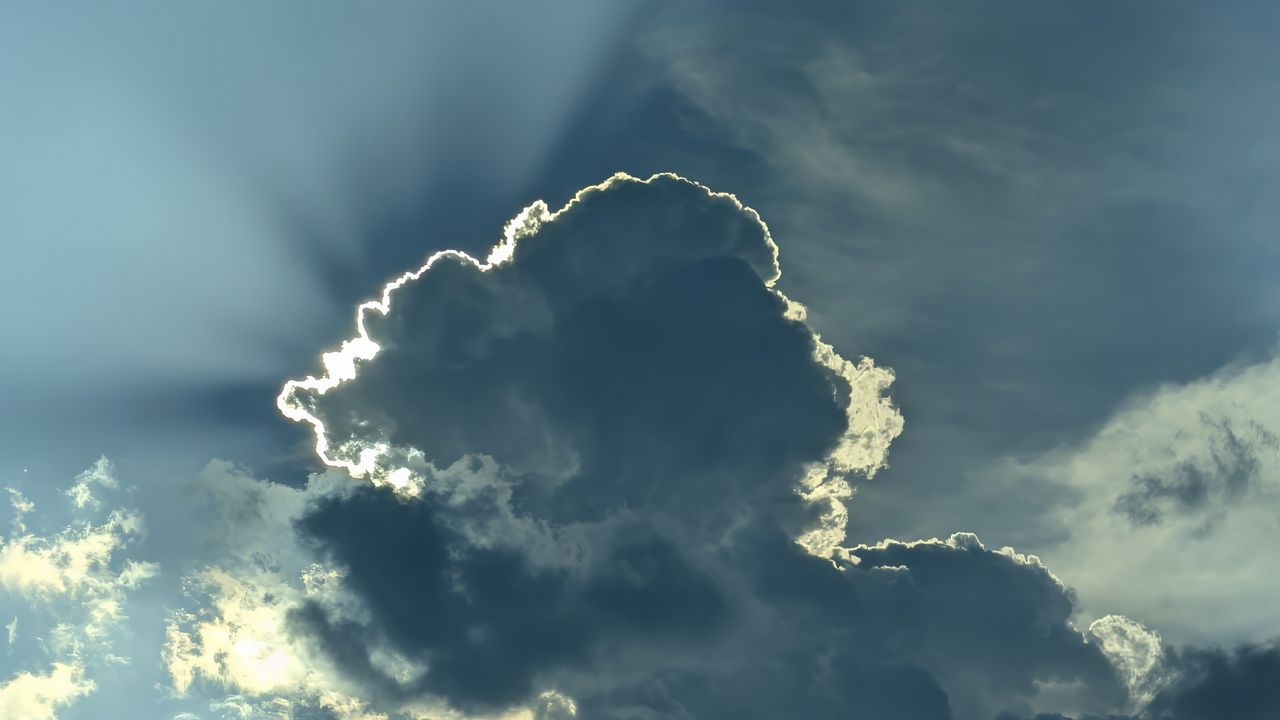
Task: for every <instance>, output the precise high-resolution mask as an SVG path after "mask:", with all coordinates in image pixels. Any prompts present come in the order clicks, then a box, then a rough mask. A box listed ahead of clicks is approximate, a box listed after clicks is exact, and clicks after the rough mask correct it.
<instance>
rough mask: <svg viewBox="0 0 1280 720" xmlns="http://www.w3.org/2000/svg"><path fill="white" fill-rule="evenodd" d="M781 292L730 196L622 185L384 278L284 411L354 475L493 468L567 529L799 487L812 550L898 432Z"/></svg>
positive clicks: (759, 230)
mask: <svg viewBox="0 0 1280 720" xmlns="http://www.w3.org/2000/svg"><path fill="white" fill-rule="evenodd" d="M778 276H779V269H778V265H777V247H776V245H775V244H774V243H773V240H772V238H771V236H770V235H769V231H768V228H767V226H766V225H765V224H764V223H763V222H762V221H761V220H760V218H759V216H758V215H757V214H756V213H755V211H753V210H751V209H750V208H746V207H743V206H742V205H741V203H739V202H738V201H737V199H736V198H734V197H733V196H731V195H727V194H724V193H714V192H712V191H710V190H709V189H707V188H705V187H702V186H700V185H697V184H696V183H693V182H690V181H688V180H685V179H683V178H679V177H677V176H674V175H669V174H668V175H656V176H654V177H652V178H650V179H648V180H643V181H642V180H638V179H636V178H632V177H629V176H626V175H615V176H614V177H613V178H610V179H609V180H607V181H606V182H604V183H602V184H600V185H596V186H592V187H589V188H586V189H584V190H582V191H580V192H579V193H578V194H577V195H576V196H575V198H574V200H573V201H571V202H570V203H569V204H568V205H567V206H566V207H565V208H563V209H561V210H559V211H556V212H554V213H552V212H550V211H548V209H547V207H546V206H545V204H542V203H536V204H534V205H532V206H530V207H529V208H527V209H525V210H524V211H523V212H522V213H521V214H520V215H519V216H517V217H516V218H515V219H514V220H513V221H512V222H511V223H510V224H508V226H507V230H506V236H505V238H504V240H503V241H502V242H501V243H500V244H499V245H498V246H496V247H495V248H494V250H493V251H492V253H491V254H490V256H489V258H488V259H487V260H486V261H485V262H484V263H481V262H479V261H476V260H474V259H472V258H470V257H469V256H466V255H464V254H462V253H458V252H453V251H446V252H442V253H438V254H436V255H434V256H433V257H432V258H431V259H430V260H429V261H428V263H427V265H425V266H424V267H423V268H421V269H419V270H418V271H415V272H413V273H409V274H406V275H404V276H401V277H400V278H398V279H397V280H395V281H393V282H392V283H391V284H389V285H388V286H387V287H386V288H385V289H384V291H383V294H382V298H381V299H380V300H378V301H374V302H370V303H366V304H364V305H362V306H361V308H360V309H359V311H358V313H357V325H358V328H359V335H358V336H357V337H356V338H354V339H352V340H350V341H348V342H346V343H344V345H343V347H342V349H340V350H339V351H336V352H333V353H329V354H326V355H325V357H324V363H325V366H326V370H327V375H325V376H323V377H320V378H307V379H305V380H300V381H292V382H290V383H288V384H287V385H286V387H285V389H284V391H283V392H282V393H281V396H280V407H281V410H282V411H283V412H284V413H285V415H286V416H288V417H290V418H293V419H296V420H301V421H305V422H308V423H310V424H311V425H312V426H313V427H314V428H315V429H316V432H317V452H319V453H320V455H321V457H322V458H324V459H325V461H326V462H327V463H329V464H332V465H335V466H338V467H345V468H347V469H349V470H351V471H352V472H353V473H354V474H356V475H366V474H367V475H370V476H371V477H372V478H373V479H374V480H375V482H381V483H387V482H389V483H393V484H397V485H400V486H406V485H412V486H413V488H417V487H418V486H420V485H421V484H422V483H423V482H424V481H426V479H427V478H426V476H427V474H429V473H430V472H431V470H430V468H441V467H447V466H450V465H452V464H453V463H455V462H457V461H458V460H459V459H461V458H463V457H464V456H468V455H484V456H488V457H492V458H493V459H494V460H495V461H496V462H498V463H499V464H501V465H502V466H503V467H504V468H507V469H509V470H510V471H513V472H522V473H529V474H530V479H529V480H528V481H526V482H524V483H522V487H521V489H520V492H521V494H522V497H521V498H520V500H521V501H522V502H528V503H542V504H544V505H546V506H547V508H549V509H553V510H554V513H555V514H556V515H558V516H559V517H558V518H557V519H559V520H568V519H592V518H595V517H599V516H601V515H602V514H604V513H607V512H609V511H612V510H613V509H616V506H617V505H618V504H619V503H628V504H631V505H633V506H635V505H645V504H651V503H662V504H665V506H666V508H665V509H666V510H667V511H670V512H677V511H679V509H680V508H682V507H683V508H689V507H698V508H700V510H699V511H700V512H702V511H703V510H702V509H704V508H706V507H708V506H714V505H715V504H716V503H715V502H713V501H721V502H723V503H724V510H725V513H723V515H724V517H722V518H721V521H722V522H727V521H728V519H729V518H728V515H730V514H731V513H733V512H736V509H735V505H741V504H742V503H743V501H745V502H752V501H754V500H758V499H759V498H758V497H753V496H756V495H757V494H758V493H760V492H767V493H785V489H784V488H782V487H779V485H785V484H787V483H790V484H797V485H798V484H799V481H797V480H795V479H793V478H799V477H801V476H803V477H804V481H803V483H804V484H803V488H802V491H803V493H804V494H805V495H806V496H807V498H808V499H809V500H810V501H811V502H812V503H818V504H821V505H822V507H823V512H824V515H823V519H824V523H819V525H817V526H815V527H813V528H810V529H811V530H816V531H819V532H822V533H823V536H824V538H825V543H826V547H825V548H824V547H818V548H817V549H818V551H819V552H822V551H824V550H827V549H829V548H830V547H831V542H833V541H839V540H840V539H842V532H841V530H842V528H843V522H842V518H841V517H836V515H838V510H837V509H836V508H835V507H834V505H833V501H832V498H840V497H844V496H847V483H846V481H845V476H847V475H849V474H850V473H862V474H866V475H872V474H874V473H875V471H876V470H878V469H879V468H881V467H882V466H883V465H884V463H885V456H886V454H887V451H888V446H889V443H890V441H891V440H892V439H893V438H894V437H896V436H897V435H898V433H899V432H901V428H902V421H901V416H900V415H899V414H898V413H897V412H896V410H894V408H893V407H892V406H891V405H890V404H889V401H888V399H887V398H886V397H885V396H884V393H885V390H886V388H887V386H888V385H889V383H890V382H891V381H892V378H893V375H892V373H891V372H889V371H887V370H885V369H882V368H877V367H876V366H875V365H874V364H873V363H872V362H871V361H870V360H867V359H863V360H862V361H860V362H859V363H852V362H849V361H846V360H845V359H843V358H842V357H840V356H839V355H838V354H836V352H835V351H834V350H833V349H832V348H830V347H829V346H827V345H826V344H824V343H822V342H821V341H820V339H819V338H818V337H817V336H816V335H815V334H814V333H813V332H812V331H811V330H809V329H808V328H807V327H806V326H805V325H804V324H803V316H804V309H803V307H802V306H800V305H799V304H797V303H794V302H793V301H790V300H789V299H787V298H786V297H785V296H784V295H782V294H781V293H779V292H778V291H776V290H774V289H773V285H774V283H775V282H776V280H777V278H778ZM393 304H394V306H395V307H394V308H393ZM401 305H406V306H407V307H405V308H402V307H401ZM765 408H767V409H768V410H767V413H768V415H767V416H765V415H762V413H763V412H765ZM624 411H625V412H624ZM688 433H697V436H696V437H691V436H688ZM694 477H697V482H693V481H692V479H693V478H694ZM756 478H763V479H765V480H767V481H768V482H769V483H772V486H752V484H753V482H754V480H755V479H756ZM411 490H412V488H411ZM708 519H709V518H708ZM824 524H825V525H826V526H828V527H824V526H823V525H824ZM832 524H834V525H835V526H836V527H835V528H834V531H833V530H832V528H830V527H829V526H831V525H832ZM814 542H817V543H818V545H822V544H823V543H822V542H819V541H817V540H816V539H815V540H814Z"/></svg>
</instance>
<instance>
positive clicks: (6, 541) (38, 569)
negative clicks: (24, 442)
mask: <svg viewBox="0 0 1280 720" xmlns="http://www.w3.org/2000/svg"><path fill="white" fill-rule="evenodd" d="M90 485H97V486H100V487H101V488H103V489H107V490H114V489H116V488H117V487H118V483H117V481H116V479H115V475H114V471H113V468H112V466H111V463H110V462H109V461H108V460H107V459H106V458H102V459H100V460H99V461H98V462H96V463H95V464H94V465H93V466H92V467H90V468H89V469H87V470H85V471H84V472H83V473H81V474H80V475H79V476H77V478H76V481H75V483H74V484H73V485H72V486H71V487H70V488H69V489H67V490H66V491H64V493H63V494H64V495H65V496H66V497H67V498H68V499H69V500H70V506H71V510H72V513H73V516H72V519H71V520H70V522H69V524H67V525H65V526H63V527H61V528H60V529H57V530H55V531H52V532H50V533H48V534H43V535H42V534H37V533H36V532H35V531H33V529H32V528H31V527H30V525H29V523H32V522H35V521H37V520H39V521H43V522H48V521H50V520H52V519H53V518H54V517H57V513H45V512H38V511H37V507H36V504H35V503H34V502H32V501H31V500H28V499H27V498H26V497H25V496H24V495H23V494H22V493H21V492H19V491H18V490H16V489H14V488H9V489H8V490H9V496H10V504H11V507H12V510H13V517H12V520H11V521H10V532H9V533H7V534H6V535H5V536H3V537H0V598H4V599H5V600H6V603H5V608H6V610H8V609H10V608H12V609H13V610H15V611H17V612H18V613H19V615H16V616H14V618H13V619H12V620H11V621H10V622H9V624H8V625H7V637H8V646H9V647H8V655H9V657H10V658H11V659H12V660H13V661H14V663H15V667H17V668H23V667H38V668H46V669H36V670H30V669H19V670H18V671H17V672H15V673H14V674H13V675H12V676H11V677H8V678H7V679H4V681H3V682H2V683H0V715H2V716H4V717H15V718H19V717H20V718H31V719H32V720H42V719H44V718H49V719H52V718H55V717H56V716H57V712H58V710H59V708H63V707H66V706H68V705H70V704H71V703H73V702H75V701H76V700H78V699H80V698H82V697H84V696H86V695H88V694H90V693H92V692H93V691H94V690H95V689H96V688H97V683H96V682H95V681H94V680H93V679H92V678H91V677H89V675H90V673H91V672H92V671H96V670H98V669H101V668H103V667H107V666H112V665H120V664H127V663H128V662H129V659H128V658H125V657H122V656H120V655H117V654H116V653H115V652H114V648H113V645H114V639H115V635H116V634H117V631H118V630H119V628H120V626H121V625H122V624H123V623H124V622H125V620H127V618H128V613H127V608H128V603H129V599H130V595H131V594H132V593H133V592H134V591H136V590H137V589H138V588H139V587H140V586H141V585H142V584H143V583H144V582H145V581H147V580H150V579H151V578H153V577H154V576H155V575H156V574H157V573H158V570H159V569H158V567H157V566H155V565H154V564H152V563H148V562H139V561H135V560H133V559H130V558H128V557H125V556H124V555H125V552H126V551H127V550H130V549H131V548H132V546H134V545H136V544H137V542H138V541H139V540H140V539H141V537H142V535H143V532H144V527H143V520H142V516H141V514H140V513H138V512H136V511H133V510H128V509H113V510H110V511H107V512H105V516H104V517H103V518H102V519H101V520H100V521H98V522H94V521H93V520H92V519H90V518H85V517H83V515H84V514H85V513H88V512H94V513H97V512H99V511H100V509H101V505H102V503H101V501H100V500H99V499H97V498H94V497H93V496H92V495H91V494H90V490H89V487H90ZM46 516H47V517H46ZM55 524H56V522H55ZM20 621H21V627H22V628H23V631H22V633H21V635H20V634H19V623H20ZM26 636H30V637H31V638H32V639H33V640H35V641H36V642H34V643H33V642H24V640H25V638H26Z"/></svg>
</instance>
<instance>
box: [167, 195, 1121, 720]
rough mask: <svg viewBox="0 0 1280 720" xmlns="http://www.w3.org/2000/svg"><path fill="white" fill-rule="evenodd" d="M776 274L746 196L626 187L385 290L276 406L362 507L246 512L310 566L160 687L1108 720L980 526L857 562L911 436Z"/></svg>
mask: <svg viewBox="0 0 1280 720" xmlns="http://www.w3.org/2000/svg"><path fill="white" fill-rule="evenodd" d="M779 277H780V271H779V265H778V250H777V246H776V245H775V244H774V242H773V238H772V237H771V235H770V233H769V230H768V227H767V226H766V225H765V223H764V222H763V221H762V220H761V219H760V217H759V216H758V215H757V214H756V213H755V212H754V211H752V210H751V209H749V208H746V207H744V206H743V205H742V204H741V203H740V202H738V201H737V199H736V198H734V197H732V196H730V195H726V194H722V193H716V192H713V191H711V190H709V189H707V188H705V187H703V186H701V185H698V184H697V183H694V182H691V181H688V180H685V179H683V178H680V177H677V176H674V175H659V176H654V177H652V178H649V179H648V180H638V179H636V178H632V177H629V176H626V175H616V176H614V177H612V178H610V179H609V180H607V181H606V182H604V183H602V184H600V185H597V186H592V187H589V188H586V189H584V190H583V191H581V192H579V193H578V194H577V195H576V196H575V198H574V199H573V200H572V201H571V202H570V203H569V204H568V205H567V206H566V207H564V208H562V209H561V210H558V211H555V212H551V211H550V210H549V209H548V208H547V207H546V206H545V205H544V204H542V203H537V204H534V205H532V206H530V207H529V208H527V209H526V210H525V211H524V212H522V213H521V214H520V215H519V216H517V217H516V218H515V219H514V220H513V221H512V222H511V223H510V224H509V225H508V226H507V228H506V233H505V236H504V238H503V240H502V241H501V242H500V243H499V244H498V245H497V246H496V247H495V248H494V250H493V251H492V253H491V254H490V255H489V256H488V258H486V260H485V261H483V262H481V261H478V260H475V259H473V258H470V257H469V256H466V255H463V254H461V253H456V252H444V253H439V254H437V255H435V256H433V257H432V258H430V260H429V261H428V262H427V264H426V265H425V266H424V267H423V268H421V269H419V270H417V271H415V272H412V273H408V274H406V275H404V276H402V277H400V278H398V279H396V280H394V281H393V282H392V283H390V284H389V285H388V286H387V287H386V288H385V290H384V292H383V294H382V295H381V297H380V298H379V299H377V300H375V301H372V302H369V303H366V304H365V305H363V306H361V308H360V309H359V310H358V312H357V327H358V331H359V332H358V334H357V336H356V337H355V338H353V339H352V340H350V341H348V342H347V343H345V344H344V345H343V346H342V347H341V348H339V349H338V350H336V351H334V352H331V353H328V354H326V355H325V356H324V357H323V364H324V369H325V374H324V375H322V376H318V377H309V378H305V379H302V380H295V381H291V382H289V383H288V384H287V385H286V386H285V388H284V390H283V391H282V393H281V395H280V398H279V405H280V408H281V410H282V412H283V413H284V414H285V415H286V416H288V417H290V418H292V419H295V420H298V421H301V422H305V423H308V424H310V425H311V426H312V427H313V428H314V430H315V431H316V441H317V447H316V449H317V452H318V454H319V455H320V457H321V458H322V459H323V460H324V461H325V462H326V463H327V464H329V465H331V466H334V467H335V468H337V469H338V470H340V471H345V472H346V473H349V474H350V475H351V476H353V477H355V478H358V480H357V482H355V483H348V484H345V485H342V484H338V485H333V486H330V487H328V488H323V489H321V488H318V487H312V488H308V489H305V490H292V489H287V488H282V487H279V486H271V489H270V490H269V491H267V492H269V493H272V494H275V495H277V496H278V498H277V499H278V501H279V503H280V504H279V507H281V508H285V510H283V511H282V512H279V513H265V514H264V513H263V512H262V511H261V510H260V508H262V507H265V506H270V505H272V504H274V502H275V501H268V502H267V503H265V504H263V503H262V502H260V500H261V498H259V499H257V500H252V501H249V502H248V507H251V508H257V509H253V510H248V511H244V510H242V511H237V512H236V513H235V514H236V515H237V516H239V517H249V518H251V519H252V522H251V523H250V525H253V524H254V523H261V522H264V521H265V522H266V523H267V525H264V527H266V526H272V527H275V525H272V523H276V524H277V525H278V524H279V523H281V522H285V521H288V522H290V523H291V527H292V529H293V530H294V535H293V538H294V542H296V545H294V546H292V547H291V549H289V550H287V554H288V555H289V556H290V557H294V558H296V560H292V561H281V560H280V558H279V556H278V555H273V556H272V557H273V558H274V562H272V561H268V562H263V559H262V557H260V556H257V555H256V554H255V553H251V552H242V553H241V560H242V561H241V562H238V563H229V564H227V565H226V566H225V567H223V568H218V569H215V568H209V569H206V570H204V571H202V572H201V573H198V574H197V575H194V576H193V577H192V587H193V588H195V589H198V592H197V593H194V594H193V598H195V597H196V594H200V600H199V602H196V603H195V604H196V605H198V606H199V608H201V609H197V610H195V611H191V612H190V613H189V614H187V615H175V618H174V624H173V626H172V632H171V635H170V642H169V646H168V647H169V650H168V652H169V655H168V656H167V657H168V662H169V666H170V669H171V672H172V673H173V677H174V681H175V684H176V685H177V686H178V687H179V688H188V687H190V686H192V684H193V683H196V684H198V683H200V682H209V683H213V684H216V685H218V686H219V687H222V688H224V689H225V691H226V692H228V693H230V694H233V695H232V696H234V697H240V698H242V700H241V702H249V703H259V705H255V706H254V707H258V708H259V709H260V710H261V708H262V707H265V706H263V705H261V703H264V702H268V701H270V702H280V701H296V700H298V699H299V698H301V699H303V700H304V701H305V702H308V703H311V704H312V705H315V704H316V703H317V702H319V701H320V700H321V698H322V697H324V695H323V694H324V693H325V692H333V693H338V694H339V695H340V696H341V697H345V698H348V699H351V700H352V701H353V702H358V703H359V705H358V709H357V711H358V712H385V713H392V714H394V713H402V714H406V715H408V716H410V717H415V716H416V715H414V713H419V714H421V713H424V712H428V711H425V710H424V709H423V708H433V709H432V710H430V712H435V713H439V714H444V715H448V716H453V715H457V716H459V717H461V716H467V717H476V716H486V717H487V716H500V715H508V714H510V715H511V716H512V717H517V716H518V717H532V718H564V717H587V718H624V717H625V718H658V717H662V718H718V717H725V718H728V717H734V718H743V717H761V718H764V717H785V716H803V717H815V718H821V717H845V716H848V715H849V714H851V713H852V714H863V715H867V716H874V717H879V718H898V717H900V718H913V719H917V720H918V719H920V718H965V719H967V718H975V719H976V718H990V717H993V716H994V715H995V714H996V713H998V712H1000V711H1003V710H1012V711H1015V712H1022V711H1026V710H1029V709H1054V710H1065V711H1071V712H1075V711H1094V710H1105V709H1107V708H1116V707H1121V706H1123V705H1124V703H1125V702H1126V699H1127V697H1128V688H1127V687H1126V685H1125V680H1124V679H1123V678H1122V677H1121V676H1120V674H1118V673H1117V671H1116V669H1115V667H1114V666H1113V664H1112V662H1111V661H1110V660H1109V659H1108V656H1107V654H1106V653H1105V652H1104V650H1103V648H1102V647H1100V645H1099V644H1098V643H1097V642H1095V641H1094V640H1093V639H1091V637H1089V636H1086V635H1085V634H1084V633H1081V632H1080V631H1079V630H1078V629H1076V628H1075V626H1074V625H1072V622H1071V618H1072V615H1073V612H1074V609H1075V606H1074V596H1073V594H1072V592H1071V591H1070V590H1069V589H1068V588H1066V587H1065V586H1064V585H1063V584H1062V583H1061V582H1060V581H1059V580H1058V579H1057V578H1056V577H1055V576H1053V575H1052V574H1051V573H1049V572H1048V570H1047V569H1045V567H1044V566H1043V565H1042V564H1041V563H1040V562H1039V560H1038V559H1037V558H1035V557H1033V556H1026V555H1022V554H1019V553H1017V552H1015V551H1013V550H1011V549H1008V548H1004V549H999V550H993V549H988V548H986V547H985V546H983V545H982V543H981V542H979V541H978V539H977V538H976V537H975V536H973V535H970V534H964V533H961V534H957V535H954V536H952V537H950V538H947V539H944V540H929V541H921V542H898V541H884V542H882V543H879V544H876V545H859V546H854V547H844V530H845V523H846V521H847V512H846V510H845V503H846V502H847V501H848V500H849V499H850V498H851V497H852V496H853V493H854V488H853V481H854V480H856V479H858V478H865V477H870V476H872V475H874V474H875V473H876V471H877V470H879V469H880V468H882V467H883V466H884V465H885V463H886V457H887V452H888V447H889V444H890V442H891V441H892V440H893V438H894V437H896V436H897V435H898V434H899V433H900V432H901V430H902V419H901V416H900V415H899V413H898V412H897V410H896V409H895V408H894V407H893V405H892V404H891V402H890V400H889V398H888V395H887V389H888V386H889V384H890V382H891V381H892V378H893V376H892V373H891V372H889V371H888V370H886V369H883V368H880V367H878V366H876V365H875V364H874V363H873V362H872V361H871V360H869V359H866V358H863V359H860V360H857V361H850V360H846V359H844V358H843V357H842V356H841V355H840V354H839V353H838V352H837V351H836V350H835V349H834V348H833V347H831V346H830V345H828V344H826V343H824V342H822V340H821V339H820V338H819V337H818V336H817V335H816V334H815V333H814V332H813V330H812V329H810V328H809V327H808V326H807V325H806V322H805V319H806V311H805V308H804V307H803V306H802V305H800V304H799V303H796V302H794V301H793V300H791V299H789V298H787V297H786V296H785V295H784V294H783V293H782V292H781V291H780V290H779V289H778V287H777V282H778V280H779ZM340 474H341V473H340V472H338V471H331V473H328V474H326V475H332V476H337V475H340ZM242 480H243V479H242ZM240 485H244V487H245V488H246V490H245V492H243V493H242V492H240V491H239V490H236V491H234V492H232V493H231V494H230V495H224V496H222V497H219V498H217V499H216V503H217V504H220V505H222V506H225V507H241V506H243V505H244V502H245V501H244V498H246V497H250V496H252V495H253V491H251V490H248V488H249V487H250V485H248V484H246V483H244V482H242V481H235V482H232V483H225V482H224V483H220V484H219V487H223V488H227V487H239V486H240ZM264 519H265V520H264ZM233 535H234V533H228V537H231V536H233ZM259 536H261V537H263V538H268V537H273V538H277V539H276V540H275V542H274V544H273V545H272V549H273V552H276V553H279V552H286V551H284V550H281V547H282V544H281V543H280V542H279V540H278V538H279V537H280V536H281V534H280V533H277V532H275V531H270V532H267V531H250V532H249V533H248V534H247V535H245V537H259ZM255 542H256V541H255ZM250 544H251V545H252V544H253V543H250ZM304 559H311V560H314V561H318V563H317V564H316V565H314V566H304V564H303V561H304ZM286 566H288V567H286ZM317 578H323V582H319V580H318V579H317ZM320 588H322V589H320ZM262 663H265V664H266V665H262ZM268 666H269V668H270V669H268ZM277 680H278V682H277ZM291 699H292V700H291ZM357 699H358V700H357ZM353 707H356V706H353Z"/></svg>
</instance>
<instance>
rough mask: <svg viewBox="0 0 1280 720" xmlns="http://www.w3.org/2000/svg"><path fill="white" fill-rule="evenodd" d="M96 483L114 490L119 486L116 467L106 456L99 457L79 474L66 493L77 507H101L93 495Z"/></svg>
mask: <svg viewBox="0 0 1280 720" xmlns="http://www.w3.org/2000/svg"><path fill="white" fill-rule="evenodd" d="M94 485H97V486H99V487H102V488H106V489H108V490H114V489H116V488H117V487H118V486H119V485H118V483H117V482H116V476H115V469H114V468H113V467H112V466H111V461H110V460H108V459H107V458H106V457H105V456H104V457H100V458H98V460H97V462H95V463H94V464H93V465H92V466H90V467H89V468H88V469H87V470H85V471H84V472H82V473H80V474H79V475H77V476H76V481H75V483H74V484H72V486H71V487H69V488H67V491H66V494H67V497H69V498H71V503H72V505H74V506H75V507H76V508H77V509H79V508H83V507H85V506H90V507H93V508H98V507H101V505H102V504H101V503H100V502H99V501H98V499H97V498H95V497H94V496H93V486H94Z"/></svg>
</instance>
